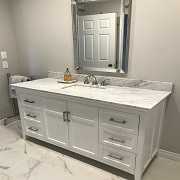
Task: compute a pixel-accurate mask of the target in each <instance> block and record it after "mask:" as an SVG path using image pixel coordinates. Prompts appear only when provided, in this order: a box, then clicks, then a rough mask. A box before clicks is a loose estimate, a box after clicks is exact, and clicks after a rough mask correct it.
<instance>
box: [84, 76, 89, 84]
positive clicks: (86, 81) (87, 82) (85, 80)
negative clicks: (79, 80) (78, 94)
mask: <svg viewBox="0 0 180 180" xmlns="http://www.w3.org/2000/svg"><path fill="white" fill-rule="evenodd" d="M89 78H90V76H87V77H85V79H84V84H90V82H89Z"/></svg>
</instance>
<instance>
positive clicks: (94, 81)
mask: <svg viewBox="0 0 180 180" xmlns="http://www.w3.org/2000/svg"><path fill="white" fill-rule="evenodd" d="M91 77H92V78H93V82H92V85H98V82H97V79H96V76H95V75H88V76H87V77H85V80H84V84H90V81H89V79H90V78H91Z"/></svg>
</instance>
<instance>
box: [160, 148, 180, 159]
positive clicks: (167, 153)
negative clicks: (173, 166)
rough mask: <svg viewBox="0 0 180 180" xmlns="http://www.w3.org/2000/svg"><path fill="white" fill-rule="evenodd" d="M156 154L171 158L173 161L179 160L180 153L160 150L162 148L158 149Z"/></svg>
mask: <svg viewBox="0 0 180 180" xmlns="http://www.w3.org/2000/svg"><path fill="white" fill-rule="evenodd" d="M158 156H160V157H164V158H167V159H171V160H174V161H180V154H177V153H173V152H170V151H165V150H162V149H159V151H158Z"/></svg>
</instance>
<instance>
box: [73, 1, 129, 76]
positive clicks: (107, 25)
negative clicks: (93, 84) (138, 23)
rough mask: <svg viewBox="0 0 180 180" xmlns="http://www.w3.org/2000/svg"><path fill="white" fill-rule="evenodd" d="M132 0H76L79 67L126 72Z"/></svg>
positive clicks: (74, 6)
mask: <svg viewBox="0 0 180 180" xmlns="http://www.w3.org/2000/svg"><path fill="white" fill-rule="evenodd" d="M130 16H131V0H73V1H72V18H73V43H74V64H75V69H76V70H89V71H101V72H120V73H126V72H127V61H128V50H129V32H130V27H129V26H130Z"/></svg>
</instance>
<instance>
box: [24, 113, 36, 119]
mask: <svg viewBox="0 0 180 180" xmlns="http://www.w3.org/2000/svg"><path fill="white" fill-rule="evenodd" d="M26 116H27V117H30V118H33V119H35V118H36V117H37V116H31V115H30V114H26Z"/></svg>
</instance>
